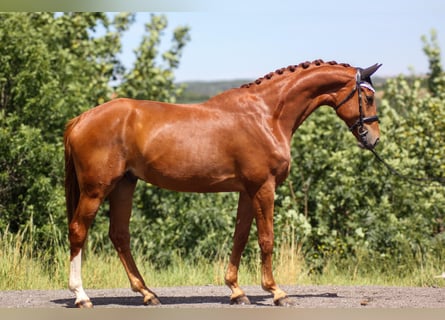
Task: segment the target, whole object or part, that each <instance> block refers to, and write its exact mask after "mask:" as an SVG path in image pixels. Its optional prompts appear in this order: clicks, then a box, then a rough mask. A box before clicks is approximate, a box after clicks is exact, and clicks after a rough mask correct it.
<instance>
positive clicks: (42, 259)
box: [0, 230, 445, 290]
mask: <svg viewBox="0 0 445 320" xmlns="http://www.w3.org/2000/svg"><path fill="white" fill-rule="evenodd" d="M24 234H25V232H23V233H20V234H12V233H9V232H8V231H7V230H6V231H5V232H4V233H3V234H2V235H1V236H0V240H1V243H0V290H26V289H65V288H67V283H68V270H69V259H68V250H67V248H58V249H56V250H55V256H54V255H53V256H49V254H48V253H45V252H35V250H33V248H32V246H31V245H30V243H31V242H30V241H29V240H26V241H25V237H24ZM135 258H136V261H137V265H138V266H139V269H140V271H141V273H142V274H143V276H144V278H145V280H146V283H147V284H148V286H150V287H163V286H186V285H207V284H213V285H223V284H224V273H225V269H226V266H227V258H224V259H222V258H220V259H215V261H213V262H208V261H206V260H204V259H197V261H194V262H193V263H189V262H187V260H186V259H182V258H181V257H179V256H174V257H173V263H172V264H171V265H170V266H169V267H167V268H163V269H159V268H155V267H154V266H153V265H152V264H151V263H150V262H149V261H147V260H146V259H145V258H144V256H143V255H142V254H137V253H136V254H135ZM371 260H372V259H370V257H368V256H367V255H366V254H361V255H360V254H358V255H357V257H356V258H355V259H350V260H344V259H341V258H340V257H335V256H334V257H331V258H330V259H329V260H328V261H327V263H325V265H324V267H323V270H322V272H319V273H312V272H310V271H309V270H308V268H307V267H306V264H305V261H304V257H303V256H302V255H301V254H299V252H298V251H295V250H293V249H292V248H290V247H288V246H282V247H281V248H278V249H277V250H276V253H275V262H274V275H275V278H276V281H277V282H278V283H279V284H285V285H292V284H299V285H314V284H317V285H383V286H438V287H442V286H444V285H445V281H444V280H443V279H437V278H434V276H436V275H439V274H441V273H442V272H443V271H445V269H444V267H445V266H444V262H443V261H440V258H435V257H427V258H425V259H424V261H425V262H424V263H423V264H422V265H421V267H420V268H413V267H407V266H400V265H397V264H395V263H394V262H392V261H387V262H382V261H376V262H374V263H372V262H371ZM82 276H83V282H84V287H86V288H125V287H129V283H128V279H127V276H126V274H125V271H124V268H123V267H122V265H121V262H120V260H119V258H118V257H117V254H116V253H115V252H103V253H99V254H93V253H92V252H90V253H89V254H88V256H87V259H86V261H85V262H84V264H83V271H82ZM239 280H240V283H241V284H242V285H260V263H259V259H257V261H251V262H246V261H243V263H242V265H241V268H240V275H239Z"/></svg>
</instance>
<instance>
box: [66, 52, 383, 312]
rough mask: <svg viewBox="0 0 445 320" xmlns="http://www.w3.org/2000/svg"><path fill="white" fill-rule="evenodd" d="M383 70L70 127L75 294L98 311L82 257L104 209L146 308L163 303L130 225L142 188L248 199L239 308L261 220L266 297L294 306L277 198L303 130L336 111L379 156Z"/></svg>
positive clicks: (309, 79) (131, 104)
mask: <svg viewBox="0 0 445 320" xmlns="http://www.w3.org/2000/svg"><path fill="white" fill-rule="evenodd" d="M379 67H380V65H378V64H375V65H373V66H371V67H369V68H366V69H361V68H354V67H351V66H350V65H348V64H337V63H336V62H335V61H332V62H327V63H325V62H323V61H322V60H316V61H313V62H305V63H301V64H300V65H294V66H289V67H287V68H282V69H279V70H276V71H275V72H273V73H269V74H267V75H266V76H264V77H263V78H259V79H258V80H256V81H255V82H253V83H250V84H247V85H243V86H242V87H241V88H237V89H231V90H228V91H225V92H223V93H221V94H219V95H216V96H215V97H213V98H211V99H209V100H208V101H205V102H203V103H200V104H188V105H183V104H169V103H162V102H156V101H138V100H132V99H116V100H112V101H109V102H106V103H104V104H102V105H100V106H97V107H95V108H93V109H91V110H89V111H86V112H85V113H83V114H81V115H80V116H78V117H76V118H74V119H72V120H71V121H69V123H68V124H67V127H66V131H65V135H64V139H65V140H64V143H65V173H66V177H65V189H66V204H67V211H68V221H69V242H70V254H71V257H70V276H69V288H70V290H71V291H72V292H74V293H75V295H76V301H75V303H76V305H77V306H79V307H92V303H91V301H90V299H89V297H88V296H87V294H86V293H85V291H84V289H83V287H82V279H81V257H82V254H81V253H82V248H83V245H84V243H85V240H86V237H87V233H88V228H89V227H90V225H91V223H92V221H93V219H94V217H95V215H96V213H97V211H98V208H99V206H100V205H101V203H102V202H103V201H104V200H105V199H106V198H107V199H108V200H109V204H110V229H109V236H110V238H111V241H112V242H113V244H114V247H115V248H116V250H117V252H118V255H119V257H120V259H121V261H122V264H123V265H124V268H125V270H126V272H127V275H128V278H129V280H130V284H131V288H132V289H133V290H134V291H136V292H140V293H141V294H142V295H143V302H144V304H151V305H157V304H159V303H160V301H159V300H158V297H157V296H156V295H155V294H154V293H153V292H152V291H151V290H150V289H149V288H148V287H147V286H146V285H145V282H144V280H143V278H142V276H141V274H140V273H139V271H138V269H137V267H136V264H135V262H134V259H133V257H132V254H131V252H130V235H129V220H130V214H131V210H132V196H133V192H134V189H135V186H136V182H137V180H138V179H142V180H145V181H147V182H149V183H151V184H153V185H156V186H159V187H161V188H166V189H170V190H175V191H184V192H227V191H235V192H239V203H238V211H237V217H236V227H235V233H234V237H233V249H232V254H231V256H230V262H229V265H228V269H227V272H226V275H225V282H226V284H227V286H229V288H230V289H231V291H232V294H231V296H230V301H231V303H236V304H247V303H249V299H248V298H247V297H246V295H245V293H244V291H243V290H242V289H241V288H240V287H239V285H238V267H239V264H240V257H241V253H242V251H243V250H244V247H245V245H246V242H247V238H248V235H249V230H250V227H251V225H252V221H253V219H255V222H256V225H257V229H258V243H259V246H260V249H261V279H262V280H261V284H262V288H263V289H264V290H266V291H268V292H270V293H271V294H273V301H274V303H275V304H276V305H288V304H290V303H291V300H290V299H289V298H288V297H287V295H286V293H285V292H284V291H283V290H281V289H280V288H279V287H278V285H277V284H276V283H275V280H274V277H273V274H272V251H273V244H274V230H273V214H274V193H275V189H276V188H277V186H278V185H279V184H280V183H282V182H283V181H284V179H285V178H286V177H287V175H288V174H289V167H290V163H291V155H290V143H291V138H292V135H293V133H294V132H295V130H297V128H298V127H299V126H300V125H301V123H302V122H303V121H304V120H305V119H306V118H307V117H308V116H309V115H310V114H311V113H312V112H313V111H314V110H315V109H316V108H317V107H319V106H321V105H328V106H331V107H333V108H334V109H335V111H336V113H337V115H338V116H339V117H340V118H341V119H342V120H343V121H344V122H345V123H346V125H348V127H349V128H350V130H351V131H352V133H353V134H354V136H355V137H356V138H357V140H358V143H359V145H360V146H362V147H364V148H367V149H372V148H373V147H374V146H375V145H376V144H377V142H378V140H379V135H380V131H379V126H378V121H377V120H378V118H377V115H376V106H375V102H374V99H373V97H374V89H373V88H372V83H371V78H370V77H371V75H372V74H373V73H374V72H375V71H376V70H377V69H378V68H379Z"/></svg>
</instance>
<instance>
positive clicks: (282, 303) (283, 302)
mask: <svg viewBox="0 0 445 320" xmlns="http://www.w3.org/2000/svg"><path fill="white" fill-rule="evenodd" d="M273 303H274V304H275V305H276V306H279V307H292V306H295V301H294V300H292V299H291V298H289V297H283V298H280V299H278V300H274V302H273Z"/></svg>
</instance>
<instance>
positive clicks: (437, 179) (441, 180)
mask: <svg viewBox="0 0 445 320" xmlns="http://www.w3.org/2000/svg"><path fill="white" fill-rule="evenodd" d="M366 149H368V150H369V151H371V152H372V154H373V155H374V156H375V157H376V159H377V160H378V161H380V163H382V164H383V165H384V166H385V167H386V168H387V169H388V170H389V172H391V173H392V174H393V175H395V176H397V177H399V178H400V179H403V180H407V181H409V182H411V183H415V184H418V185H423V184H420V183H419V182H438V183H440V184H441V185H442V186H445V178H444V177H413V176H411V175H405V174H402V173H400V172H399V171H398V170H397V169H395V168H394V167H393V166H391V165H390V164H389V163H388V162H386V161H385V160H383V159H382V157H380V155H379V154H378V153H377V152H376V151H375V150H374V149H372V148H369V147H366Z"/></svg>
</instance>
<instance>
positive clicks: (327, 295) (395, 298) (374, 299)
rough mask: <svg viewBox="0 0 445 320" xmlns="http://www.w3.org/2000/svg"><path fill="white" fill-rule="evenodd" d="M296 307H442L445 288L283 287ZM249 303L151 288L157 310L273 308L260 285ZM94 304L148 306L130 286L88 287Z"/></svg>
mask: <svg viewBox="0 0 445 320" xmlns="http://www.w3.org/2000/svg"><path fill="white" fill-rule="evenodd" d="M282 288H283V289H285V290H286V292H287V293H288V294H289V296H290V297H291V298H292V299H293V300H294V302H295V308H445V288H411V287H377V286H375V287H374V286H363V287H361V286H282ZM244 289H245V292H246V293H247V295H248V296H249V298H250V301H251V303H252V304H251V305H249V306H231V305H230V304H229V294H230V291H229V289H228V288H227V287H224V286H195V287H169V288H167V287H166V288H153V291H154V292H156V294H157V295H158V296H159V299H160V300H161V303H162V305H161V306H159V307H156V308H181V307H183V308H261V307H271V306H273V302H272V297H271V295H269V294H268V293H266V292H264V291H263V290H261V288H260V287H257V286H250V287H245V288H244ZM86 291H87V294H89V296H90V298H91V300H92V302H93V304H94V306H95V307H96V308H110V307H111V308H128V307H134V308H151V307H147V306H143V305H142V297H141V296H140V295H138V294H137V293H134V292H132V291H131V290H130V289H100V290H97V289H96V290H86ZM41 307H45V308H48V307H49V308H72V307H74V295H73V294H72V293H71V292H69V291H68V290H24V291H2V292H0V308H41Z"/></svg>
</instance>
